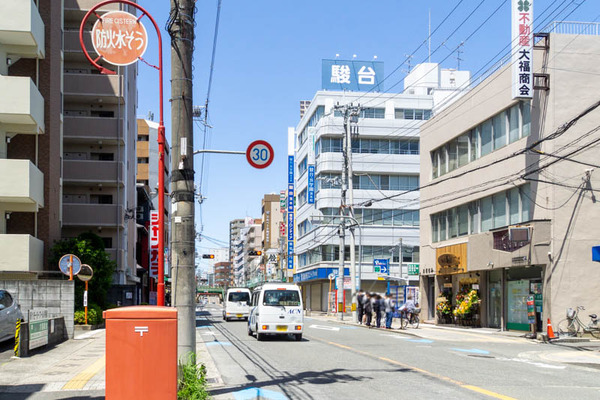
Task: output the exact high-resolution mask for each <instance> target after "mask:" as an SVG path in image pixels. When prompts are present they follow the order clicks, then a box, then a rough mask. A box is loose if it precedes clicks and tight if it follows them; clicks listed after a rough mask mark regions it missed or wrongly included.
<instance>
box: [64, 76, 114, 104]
mask: <svg viewBox="0 0 600 400" xmlns="http://www.w3.org/2000/svg"><path fill="white" fill-rule="evenodd" d="M64 79H65V82H64V94H65V99H66V100H70V101H75V102H77V101H83V102H88V101H89V100H90V98H94V99H95V100H98V99H101V100H102V101H103V102H104V103H108V104H116V103H118V100H119V99H120V101H123V90H122V88H121V91H120V92H119V85H122V79H121V76H119V75H99V74H77V73H65V74H64Z"/></svg>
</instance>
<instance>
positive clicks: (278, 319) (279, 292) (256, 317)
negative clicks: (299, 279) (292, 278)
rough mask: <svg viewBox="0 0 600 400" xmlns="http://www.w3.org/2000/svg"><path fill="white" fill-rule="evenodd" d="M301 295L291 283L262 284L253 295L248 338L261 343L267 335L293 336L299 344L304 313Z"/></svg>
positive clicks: (297, 288)
mask: <svg viewBox="0 0 600 400" xmlns="http://www.w3.org/2000/svg"><path fill="white" fill-rule="evenodd" d="M302 308H303V307H302V293H300V288H299V287H298V286H297V285H294V284H290V283H265V284H264V285H263V286H261V287H258V288H256V289H254V291H253V292H252V310H251V311H250V318H249V319H248V335H250V336H252V335H253V334H256V339H258V340H263V339H264V337H265V335H266V334H275V335H288V334H292V335H294V337H295V338H296V340H297V341H300V340H302V332H303V330H304V313H303V312H302Z"/></svg>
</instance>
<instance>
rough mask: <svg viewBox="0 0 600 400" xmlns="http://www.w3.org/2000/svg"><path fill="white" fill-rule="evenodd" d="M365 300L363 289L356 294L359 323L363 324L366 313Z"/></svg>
mask: <svg viewBox="0 0 600 400" xmlns="http://www.w3.org/2000/svg"><path fill="white" fill-rule="evenodd" d="M364 301H365V292H364V291H363V290H362V289H361V290H359V291H358V294H357V295H356V312H357V314H358V323H359V324H362V322H363V315H364V314H365V309H364V307H363V303H364Z"/></svg>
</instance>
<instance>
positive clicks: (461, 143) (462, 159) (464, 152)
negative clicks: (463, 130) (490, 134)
mask: <svg viewBox="0 0 600 400" xmlns="http://www.w3.org/2000/svg"><path fill="white" fill-rule="evenodd" d="M456 154H457V157H456V158H457V164H458V167H462V166H464V165H467V164H468V163H469V135H460V136H459V137H458V138H457V139H456Z"/></svg>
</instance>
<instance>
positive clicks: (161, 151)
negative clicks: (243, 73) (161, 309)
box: [79, 0, 165, 306]
mask: <svg viewBox="0 0 600 400" xmlns="http://www.w3.org/2000/svg"><path fill="white" fill-rule="evenodd" d="M112 3H121V4H126V5H128V6H130V7H134V8H136V9H137V10H139V11H141V12H142V15H141V16H140V17H138V18H137V20H136V22H137V23H139V21H140V20H141V19H142V18H143V17H144V16H147V17H148V19H150V21H151V22H152V25H154V29H155V30H156V35H157V36H158V67H157V66H154V65H152V67H154V68H156V69H157V70H158V86H159V123H158V186H159V187H158V193H159V198H158V208H159V212H158V254H159V257H158V285H157V286H158V287H157V290H156V291H157V293H156V303H157V305H159V306H164V305H165V275H164V274H165V266H164V265H165V264H164V262H165V257H164V254H165V242H164V239H165V233H164V229H165V223H164V218H165V208H164V204H163V203H164V200H165V193H164V189H165V188H164V177H165V174H164V170H165V166H164V165H165V125H164V120H163V67H162V59H163V58H162V36H161V34H160V28H159V27H158V24H157V23H156V21H155V20H154V18H152V16H151V15H150V14H149V13H148V11H146V10H145V9H144V8H143V7H141V6H140V5H138V4H136V3H134V2H132V1H129V0H106V1H103V2H101V3H98V4H96V5H95V6H93V7H92V8H91V9H90V10H89V11H88V12H87V13H86V14H85V16H84V17H83V20H82V21H81V25H80V27H79V43H80V45H81V48H82V50H83V54H84V56H85V58H86V59H87V60H88V61H89V62H90V63H91V64H92V65H93V66H94V67H95V68H96V69H97V70H98V71H100V73H101V74H103V75H115V74H116V73H115V72H114V71H111V70H109V69H107V68H104V67H103V66H101V65H100V64H98V62H97V61H99V60H100V59H101V58H102V55H100V56H99V57H98V58H96V59H95V60H93V59H92V58H91V57H90V55H89V53H88V51H87V49H86V48H85V44H84V40H83V32H84V28H85V23H86V22H87V20H88V19H89V17H90V16H91V15H92V14H94V15H96V16H98V14H97V13H96V10H97V9H99V8H101V7H104V6H105V5H107V4H112ZM98 18H99V19H100V21H101V20H102V17H100V16H98ZM96 50H97V49H96ZM97 51H98V50H97ZM137 58H138V59H141V55H139V56H138V57H137ZM135 61H137V60H136V59H134V60H131V62H130V63H133V62H135ZM107 62H109V63H111V64H113V65H126V64H120V63H116V64H115V63H114V62H110V61H107ZM149 65H150V64H149Z"/></svg>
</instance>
